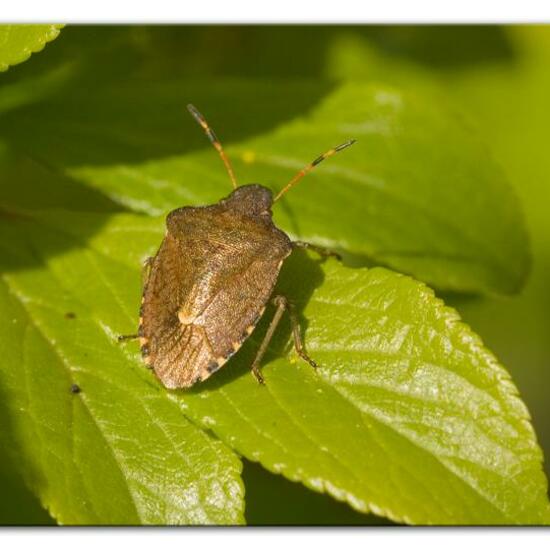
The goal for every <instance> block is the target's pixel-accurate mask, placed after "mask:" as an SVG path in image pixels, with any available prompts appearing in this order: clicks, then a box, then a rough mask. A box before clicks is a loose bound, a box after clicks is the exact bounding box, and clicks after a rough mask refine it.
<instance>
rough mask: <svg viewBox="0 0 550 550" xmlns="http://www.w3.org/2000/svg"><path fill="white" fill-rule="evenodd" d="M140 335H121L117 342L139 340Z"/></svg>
mask: <svg viewBox="0 0 550 550" xmlns="http://www.w3.org/2000/svg"><path fill="white" fill-rule="evenodd" d="M138 338H139V334H120V335H119V336H117V342H124V341H125V340H137V339H138Z"/></svg>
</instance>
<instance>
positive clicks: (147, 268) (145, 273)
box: [141, 256, 155, 288]
mask: <svg viewBox="0 0 550 550" xmlns="http://www.w3.org/2000/svg"><path fill="white" fill-rule="evenodd" d="M154 259H155V258H154V257H153V256H149V257H148V258H146V259H145V261H144V262H143V265H142V267H141V285H142V288H145V285H147V281H148V280H149V275H151V267H152V265H153V260H154Z"/></svg>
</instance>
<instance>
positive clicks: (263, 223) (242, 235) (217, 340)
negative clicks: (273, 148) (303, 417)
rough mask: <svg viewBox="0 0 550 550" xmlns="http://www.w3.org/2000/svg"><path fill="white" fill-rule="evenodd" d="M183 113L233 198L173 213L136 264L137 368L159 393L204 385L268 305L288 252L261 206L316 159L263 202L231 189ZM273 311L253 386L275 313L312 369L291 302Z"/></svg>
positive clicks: (250, 191)
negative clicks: (139, 277) (140, 268)
mask: <svg viewBox="0 0 550 550" xmlns="http://www.w3.org/2000/svg"><path fill="white" fill-rule="evenodd" d="M188 108H189V110H190V112H191V114H192V115H193V116H194V117H195V119H196V120H197V121H198V122H199V124H201V126H202V127H203V128H204V130H205V131H206V133H207V135H208V137H209V138H210V140H211V142H212V143H213V144H214V146H215V147H216V149H217V150H218V152H219V153H220V155H221V157H222V160H223V161H224V164H225V165H226V168H227V170H228V172H229V175H230V177H231V180H232V182H233V186H234V190H233V192H232V193H231V194H230V195H229V196H227V197H226V198H224V199H222V200H221V201H220V202H219V203H217V204H213V205H209V206H200V207H183V208H178V209H176V210H173V211H172V212H170V213H169V214H168V216H167V218H166V228H167V232H166V236H165V237H164V240H163V241H162V244H161V246H160V248H159V250H158V252H157V254H156V255H155V256H154V258H151V259H149V260H148V261H147V262H146V267H145V269H146V277H145V282H144V290H143V299H142V305H141V311H140V324H139V331H138V334H137V335H131V336H123V337H121V339H124V338H132V337H138V338H139V340H140V345H141V352H142V355H143V357H144V360H145V362H146V363H148V365H149V366H150V367H151V368H152V369H153V370H154V372H155V374H156V375H157V376H158V377H159V378H160V380H161V381H162V383H163V384H164V385H165V386H166V387H167V388H183V387H189V386H192V385H193V384H195V383H196V382H199V381H201V380H205V379H206V378H208V377H209V376H210V375H211V374H212V373H214V372H215V371H217V370H218V369H219V368H220V367H222V366H223V365H224V363H225V362H226V361H227V360H228V359H229V357H231V356H232V355H233V354H234V353H235V352H236V351H237V350H238V349H239V348H240V347H241V345H242V343H243V342H244V341H245V340H246V338H248V336H249V335H250V334H251V333H252V331H253V330H254V327H255V326H256V324H257V322H258V321H259V319H260V317H261V316H262V314H263V312H264V310H265V308H266V305H267V304H268V302H269V301H270V298H271V295H272V293H273V288H274V286H275V283H276V281H277V277H278V275H279V271H280V269H281V265H282V263H283V260H284V259H285V258H286V257H287V256H288V255H289V254H290V253H291V252H292V250H293V248H294V247H298V246H300V247H309V248H313V249H315V250H317V251H319V252H321V253H323V254H333V253H331V252H329V251H325V250H324V249H319V248H318V247H315V246H313V245H309V244H308V243H303V242H292V241H291V240H290V239H289V237H288V236H287V235H286V234H285V233H284V232H283V231H281V230H280V229H278V228H277V227H275V225H274V224H273V221H272V214H271V206H272V204H273V203H274V202H275V200H277V199H278V198H279V197H280V196H281V195H282V194H283V193H284V192H286V191H287V190H288V189H289V188H290V187H292V186H293V185H294V184H295V183H296V182H297V181H298V180H299V179H300V178H301V177H302V176H303V175H305V174H306V173H307V172H308V171H309V170H311V169H312V168H313V167H314V166H315V165H316V164H318V163H319V162H321V161H322V160H323V159H324V158H326V157H328V156H331V155H332V154H334V153H336V152H337V151H339V150H341V149H343V148H345V147H347V146H348V145H351V143H353V141H349V142H346V143H345V144H343V145H341V146H340V147H337V148H335V149H331V150H330V151H328V152H327V153H325V154H324V155H322V156H321V157H318V158H317V159H316V160H315V161H314V162H313V163H311V164H310V165H309V166H308V167H306V168H305V169H304V170H302V171H300V172H299V173H298V174H297V176H296V177H295V178H294V179H293V180H291V181H290V182H289V184H288V185H287V186H286V187H285V188H283V190H282V191H281V192H280V193H279V195H277V197H275V199H274V198H273V195H272V193H271V191H270V190H269V189H267V188H265V187H263V186H261V185H257V184H251V185H243V186H241V187H237V184H236V181H235V177H234V174H233V170H232V168H231V165H230V163H229V160H228V159H227V157H226V156H225V153H224V152H223V149H222V147H221V145H220V143H219V141H218V140H217V138H216V136H215V134H214V133H213V131H212V130H211V129H210V128H209V126H208V125H207V123H206V121H205V120H204V118H203V117H202V115H200V114H199V113H198V111H197V110H196V109H195V108H194V107H193V106H189V107H188ZM273 303H274V304H275V305H276V307H277V309H276V312H275V315H274V317H273V321H272V322H271V324H270V326H269V328H268V330H267V333H266V335H265V337H264V340H263V342H262V344H261V346H260V348H259V350H258V353H257V355H256V359H255V360H254V362H253V364H252V372H253V374H254V375H255V376H256V378H257V380H258V381H259V382H262V383H263V377H262V376H261V374H260V371H259V368H258V367H259V364H260V361H261V359H262V357H263V355H264V353H265V351H266V349H267V346H268V345H269V341H270V340H271V337H272V336H273V333H274V331H275V328H276V326H277V324H278V322H279V321H280V319H281V317H282V314H283V313H284V311H285V310H288V311H289V313H290V317H291V321H292V327H293V337H294V343H295V347H296V350H297V352H298V354H299V355H300V356H301V357H302V358H303V359H305V360H306V361H307V362H308V363H309V364H311V365H312V366H313V367H315V366H316V364H315V362H314V361H313V360H312V359H310V358H309V356H308V355H307V354H306V352H305V350H304V346H303V344H302V339H301V336H300V330H299V325H298V322H297V319H296V315H295V312H294V308H293V306H292V304H291V303H290V302H289V301H288V300H287V299H286V298H285V297H284V296H275V297H274V298H273Z"/></svg>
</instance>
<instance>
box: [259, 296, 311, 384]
mask: <svg viewBox="0 0 550 550" xmlns="http://www.w3.org/2000/svg"><path fill="white" fill-rule="evenodd" d="M272 302H273V304H274V305H275V306H277V310H276V311H275V315H273V319H272V320H271V323H270V324H269V327H268V329H267V332H266V334H265V336H264V339H263V341H262V343H261V345H260V349H259V350H258V353H257V354H256V358H255V359H254V362H253V363H252V374H253V375H254V376H255V377H256V380H258V382H259V383H260V384H265V381H264V378H263V376H262V375H261V373H260V370H259V365H260V361H261V360H262V358H263V356H264V354H265V352H266V350H267V347H268V346H269V342H271V339H272V338H273V334H274V333H275V329H276V328H277V325H278V324H279V321H280V320H281V317H282V316H283V313H284V312H285V310H288V313H289V314H290V323H291V325H292V337H293V338H294V348H295V349H296V353H297V354H298V355H299V356H300V357H301V358H302V359H304V361H307V362H308V363H309V364H310V365H311V366H312V367H313V368H317V363H315V361H314V360H313V359H312V358H311V357H309V355H308V354H307V353H306V351H305V348H304V342H303V340H302V335H301V332H300V324H299V322H298V316H297V315H296V310H295V309H294V305H293V304H292V303H291V302H289V301H288V300H287V298H286V297H285V296H282V295H278V296H275V298H273V300H272Z"/></svg>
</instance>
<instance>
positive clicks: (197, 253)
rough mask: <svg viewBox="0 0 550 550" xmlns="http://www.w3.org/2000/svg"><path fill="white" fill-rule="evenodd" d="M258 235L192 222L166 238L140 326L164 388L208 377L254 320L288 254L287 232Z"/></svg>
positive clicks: (155, 267)
mask: <svg viewBox="0 0 550 550" xmlns="http://www.w3.org/2000/svg"><path fill="white" fill-rule="evenodd" d="M241 225H242V223H241ZM239 227H240V226H239ZM244 233H245V234H246V233H247V232H246V228H245V231H244ZM263 237H265V238H262V237H261V236H260V238H257V239H255V240H254V239H252V240H251V239H248V238H243V236H242V235H239V232H238V231H236V230H234V229H233V230H231V228H227V227H224V228H220V230H219V231H217V230H216V228H212V227H209V228H208V230H206V229H205V230H204V231H199V230H198V229H197V227H196V226H195V227H194V230H193V231H190V232H182V233H181V234H180V235H178V236H174V235H171V234H170V233H168V235H167V236H166V237H165V239H164V241H163V243H162V245H161V248H160V250H159V253H158V254H157V257H156V258H155V262H154V265H153V268H152V270H151V274H150V278H149V281H148V284H147V288H146V291H145V293H144V303H143V307H142V324H141V327H142V328H141V332H142V335H143V343H144V345H145V346H146V349H145V351H146V352H147V353H148V360H149V362H150V364H151V366H152V368H153V369H154V370H155V373H156V374H157V376H158V377H159V378H160V379H161V380H162V382H163V383H164V385H165V386H166V387H169V388H178V387H188V386H191V385H192V384H194V383H195V382H197V381H199V380H204V379H205V378H208V376H210V374H212V372H214V371H215V370H217V369H218V368H219V367H220V366H221V365H222V364H223V363H224V362H225V361H226V360H227V358H228V357H229V356H231V355H232V354H233V353H234V352H235V351H236V350H237V349H238V348H239V346H240V345H241V343H242V342H243V341H244V339H245V338H246V337H247V336H248V334H249V333H250V331H251V329H250V327H253V326H254V325H255V324H256V322H257V321H258V319H259V317H260V315H261V313H262V311H263V308H264V306H265V303H266V302H267V300H268V299H269V296H270V294H271V292H272V290H273V287H274V285H275V281H276V279H277V275H278V273H279V269H280V263H281V261H282V259H283V258H284V257H286V255H288V253H289V252H290V245H289V244H288V241H287V240H286V241H285V239H286V236H285V237H284V239H283V238H282V237H281V236H279V235H275V236H273V235H270V236H269V235H264V236H263ZM268 237H270V238H268ZM277 239H279V240H277ZM142 349H143V348H142Z"/></svg>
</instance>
